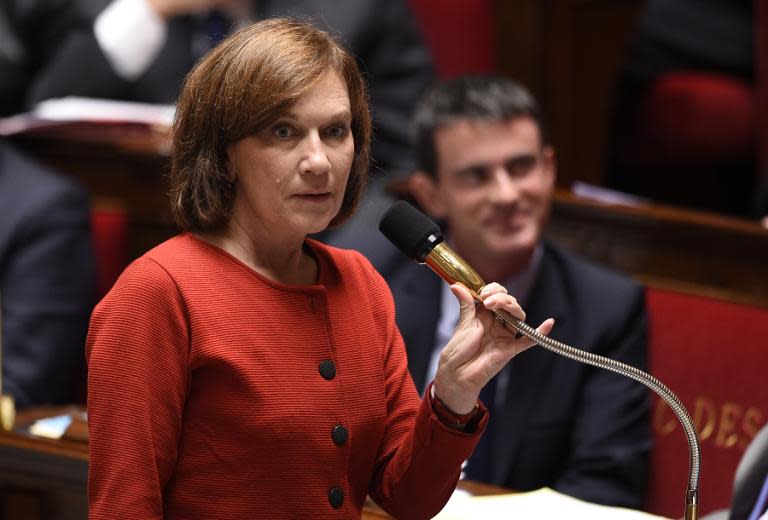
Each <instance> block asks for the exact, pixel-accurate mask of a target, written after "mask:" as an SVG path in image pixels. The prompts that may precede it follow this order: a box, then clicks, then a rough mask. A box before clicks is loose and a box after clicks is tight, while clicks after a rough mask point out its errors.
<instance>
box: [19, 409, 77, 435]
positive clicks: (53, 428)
mask: <svg viewBox="0 0 768 520" xmlns="http://www.w3.org/2000/svg"><path fill="white" fill-rule="evenodd" d="M70 424H72V416H71V415H57V416H55V417H46V418H45V419H38V420H37V421H35V422H34V423H32V426H30V427H29V433H31V434H32V435H36V436H38V437H46V438H48V439H61V436H62V435H64V432H65V431H67V428H69V425H70Z"/></svg>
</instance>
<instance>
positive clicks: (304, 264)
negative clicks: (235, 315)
mask: <svg viewBox="0 0 768 520" xmlns="http://www.w3.org/2000/svg"><path fill="white" fill-rule="evenodd" d="M277 235H279V233H276V232H274V231H273V232H269V231H268V230H266V229H263V228H262V229H260V228H258V227H256V228H245V227H244V226H241V225H240V224H239V223H238V222H237V220H236V219H234V218H232V219H230V221H229V223H228V225H227V226H226V227H225V228H224V230H223V231H221V232H219V233H215V234H212V233H209V234H201V235H200V237H201V238H202V239H203V240H205V241H207V242H210V243H211V244H213V245H215V246H216V247H219V248H221V249H223V250H224V251H226V252H227V253H229V254H230V255H232V256H234V257H235V258H237V259H238V260H240V261H241V262H243V263H244V264H245V265H247V266H248V267H250V268H251V269H253V270H254V271H256V272H257V273H259V274H260V275H262V276H264V277H266V278H268V279H270V280H272V281H275V282H278V283H282V284H285V285H313V284H315V283H317V279H318V273H319V269H318V265H317V261H316V259H315V258H314V256H313V255H312V254H311V252H310V251H308V250H307V248H305V247H304V240H305V238H306V237H304V236H301V237H287V236H282V237H280V236H277Z"/></svg>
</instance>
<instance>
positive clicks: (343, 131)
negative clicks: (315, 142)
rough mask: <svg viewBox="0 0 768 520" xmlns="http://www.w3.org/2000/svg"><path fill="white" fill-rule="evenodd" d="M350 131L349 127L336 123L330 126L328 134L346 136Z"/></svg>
mask: <svg viewBox="0 0 768 520" xmlns="http://www.w3.org/2000/svg"><path fill="white" fill-rule="evenodd" d="M348 131H349V129H348V127H346V126H342V125H336V126H332V127H330V128H328V131H327V132H328V135H329V136H331V137H337V138H338V137H344V136H345V135H347V132H348Z"/></svg>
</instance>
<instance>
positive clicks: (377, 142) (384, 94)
mask: <svg viewBox="0 0 768 520" xmlns="http://www.w3.org/2000/svg"><path fill="white" fill-rule="evenodd" d="M79 1H80V2H81V4H82V5H83V8H82V10H83V11H85V12H87V15H89V16H91V17H95V16H96V15H97V14H98V13H99V12H101V11H102V10H103V9H104V8H105V7H106V6H107V5H109V3H110V0H79ZM255 5H256V13H255V14H256V16H257V17H258V18H259V19H265V18H272V17H276V16H288V17H291V16H293V17H300V18H302V19H310V20H312V21H313V22H315V23H318V24H320V25H321V26H323V27H325V28H327V29H329V30H330V31H331V32H332V33H334V34H336V35H338V36H339V37H340V38H341V40H342V41H343V42H344V43H345V44H346V45H347V47H348V48H349V49H350V51H351V52H352V53H353V54H354V55H355V56H356V57H357V58H358V62H359V63H360V66H361V68H362V69H363V71H364V72H365V74H366V79H367V83H368V86H369V95H370V99H371V105H372V107H373V111H372V115H373V122H374V128H375V135H376V138H375V139H374V142H373V149H372V156H373V157H374V158H375V159H376V161H378V162H379V163H380V166H381V167H382V168H383V169H384V170H386V171H388V172H399V171H403V170H404V169H405V168H406V167H407V165H408V162H409V157H410V155H409V154H408V142H407V132H406V131H405V130H406V129H407V128H408V127H409V124H410V116H411V112H412V111H413V108H414V106H415V103H416V100H417V99H418V97H419V96H420V95H421V94H422V92H423V91H424V90H425V89H426V88H427V87H428V86H429V85H430V84H431V82H432V81H433V79H434V78H433V71H432V65H431V59H430V55H429V52H428V51H427V49H426V47H425V45H424V43H423V41H422V38H421V35H420V32H419V30H418V27H417V25H416V21H415V19H414V17H413V15H412V14H411V12H410V11H409V10H408V6H407V3H406V2H405V0H259V1H258V2H257V3H256V4H255ZM200 31H201V21H200V20H199V19H198V18H194V17H189V16H187V17H177V18H175V19H173V20H171V21H170V23H169V25H168V37H167V40H166V44H165V46H164V47H163V49H162V50H161V52H160V54H159V55H158V57H157V58H156V59H155V61H154V62H153V64H152V65H151V67H150V68H149V70H147V72H146V73H145V74H144V75H143V76H141V77H140V78H139V79H138V80H136V81H134V82H128V81H124V80H123V79H121V78H120V77H118V76H117V75H116V74H115V73H114V71H113V70H112V67H111V66H110V65H109V62H108V61H107V59H106V57H105V56H104V54H103V53H102V52H101V49H100V48H99V46H98V43H97V42H96V39H95V36H94V35H93V31H87V32H79V33H78V34H77V35H76V36H74V37H70V38H69V39H68V40H67V41H66V43H65V48H63V49H62V50H61V52H59V53H58V56H57V61H56V63H55V64H52V65H51V67H49V68H48V69H47V70H46V71H45V73H44V74H41V75H40V76H39V77H38V78H37V81H36V83H35V85H34V86H33V88H32V89H31V91H30V100H29V101H30V102H32V103H34V102H37V101H41V100H43V99H47V98H50V97H61V96H62V95H79V96H89V97H100V98H113V99H126V100H132V101H143V102H150V103H171V102H173V101H175V100H176V98H177V96H178V94H179V91H180V89H181V85H182V82H183V80H184V77H185V76H186V74H187V72H189V70H190V69H191V68H192V66H193V65H194V63H195V61H196V60H197V59H198V58H199V54H198V51H197V50H196V48H197V47H199V45H197V44H199V36H200Z"/></svg>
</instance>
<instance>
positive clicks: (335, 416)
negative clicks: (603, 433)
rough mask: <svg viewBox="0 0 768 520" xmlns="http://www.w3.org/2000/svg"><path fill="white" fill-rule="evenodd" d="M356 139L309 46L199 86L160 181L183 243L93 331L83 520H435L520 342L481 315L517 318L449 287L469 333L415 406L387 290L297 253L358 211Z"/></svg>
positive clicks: (362, 138)
mask: <svg viewBox="0 0 768 520" xmlns="http://www.w3.org/2000/svg"><path fill="white" fill-rule="evenodd" d="M370 132H371V130H370V122H369V113H368V107H367V104H366V95H365V89H364V82H363V79H362V77H361V75H360V72H359V70H358V68H357V66H356V64H355V61H354V59H353V58H352V57H351V56H350V55H349V54H348V53H347V52H346V51H344V50H343V49H342V48H341V47H340V46H339V44H338V43H337V42H336V41H334V40H333V39H332V38H331V37H330V36H329V35H328V34H326V33H324V32H322V31H320V30H318V29H316V28H314V27H312V26H311V25H308V24H305V23H301V22H296V21H289V20H282V19H276V20H268V21H264V22H260V23H258V24H256V25H254V26H252V27H250V28H248V29H246V30H244V31H242V32H239V33H237V34H235V35H233V36H232V37H231V38H229V39H227V40H225V41H224V42H223V43H222V44H221V45H219V46H218V47H217V48H216V49H214V50H213V51H212V52H211V53H210V54H209V55H208V56H206V57H205V58H204V59H203V60H202V61H201V62H200V63H199V64H198V66H197V67H196V68H195V69H194V70H193V71H192V72H191V74H190V76H189V77H188V79H187V82H186V85H185V87H184V90H183V92H182V94H181V97H180V100H179V103H178V108H177V115H176V121H175V124H174V129H173V149H172V166H171V198H172V209H173V213H174V215H175V218H176V220H177V222H178V223H179V225H180V226H181V227H182V229H183V230H184V232H183V233H182V234H180V235H178V236H176V237H174V238H172V239H170V240H168V241H167V242H164V243H163V244H161V245H159V246H157V247H156V248H154V249H153V250H151V251H149V252H148V253H147V254H145V255H144V256H142V257H141V258H139V259H138V260H136V261H135V262H134V263H133V264H131V265H130V266H129V267H128V268H127V269H126V271H125V272H124V273H123V275H122V276H121V278H120V280H119V281H118V282H117V284H116V285H115V287H114V288H113V289H112V291H111V292H110V293H109V294H108V295H107V297H106V298H105V299H104V300H103V301H102V302H101V303H100V304H99V306H98V307H97V309H96V310H95V311H94V314H93V318H92V321H91V327H90V331H89V336H88V344H87V354H88V366H89V380H88V390H89V395H88V416H89V426H90V437H91V444H90V446H91V459H90V475H89V500H90V517H91V519H106V518H110V519H111V518H142V519H145V518H152V519H159V518H168V519H170V518H227V519H237V518H243V519H246V518H247V519H254V518H270V519H275V518H317V517H323V518H324V517H328V518H359V516H360V514H361V510H362V507H363V503H364V501H365V497H366V495H367V494H370V495H371V497H373V499H374V500H375V501H376V502H378V503H379V504H380V505H381V507H382V508H384V509H385V510H386V511H387V512H389V513H390V514H392V515H393V516H395V517H398V518H427V517H430V516H432V515H434V514H436V513H437V512H438V511H439V510H440V509H441V507H442V506H443V505H444V503H445V502H446V500H447V499H448V497H449V496H450V494H451V492H452V490H453V488H454V486H455V484H456V481H457V479H458V477H459V472H460V466H461V463H462V461H463V460H465V459H466V458H467V457H468V456H469V454H470V453H471V451H472V449H473V447H474V445H475V444H476V442H477V440H478V438H479V436H480V435H481V433H482V430H483V427H484V424H485V422H486V420H487V419H486V411H485V409H484V408H483V407H482V405H478V404H477V402H478V401H477V398H478V395H479V392H480V390H481V388H482V387H483V386H484V385H485V383H487V381H488V380H489V379H490V378H491V377H493V375H495V374H496V373H497V372H498V371H499V370H500V369H501V368H502V366H503V365H504V364H505V363H506V362H507V361H508V360H509V359H510V358H511V357H512V356H514V355H515V354H517V353H518V352H520V351H522V350H524V349H525V348H527V347H528V346H530V345H531V342H530V341H529V340H527V339H525V338H522V339H515V338H514V336H513V335H512V334H509V333H507V332H506V331H504V330H503V328H502V327H501V326H500V325H496V324H495V321H494V320H493V319H492V315H491V313H490V312H488V310H486V309H505V310H507V311H508V312H511V313H512V314H514V315H516V316H518V317H520V318H523V317H524V314H523V312H522V310H521V309H520V307H519V306H518V305H517V303H516V302H515V300H514V298H512V297H511V296H509V295H507V294H506V292H505V291H504V289H503V288H501V287H500V286H499V285H497V284H491V285H489V286H488V287H487V288H486V289H485V290H484V292H483V294H482V296H483V297H484V298H485V300H484V305H483V306H484V307H485V309H483V308H482V307H483V306H480V307H478V309H477V310H476V309H475V306H474V304H473V300H472V298H471V296H470V295H469V293H468V291H466V290H465V289H464V288H462V287H460V286H458V285H457V286H454V288H453V290H454V293H455V294H456V296H457V297H458V298H459V300H460V301H461V305H462V311H461V312H462V315H461V319H460V322H459V325H458V327H457V330H456V332H455V333H454V337H453V340H452V341H451V342H450V343H449V344H448V345H447V346H446V349H445V351H444V352H443V356H442V360H441V363H440V366H439V368H438V372H437V375H436V377H435V381H434V384H433V386H432V387H431V389H430V391H429V392H427V394H426V396H425V398H424V399H420V398H419V396H418V394H417V392H416V389H415V387H414V385H413V382H412V381H411V378H410V376H409V374H408V368H407V360H406V356H405V350H404V346H403V342H402V339H401V337H400V334H399V332H398V330H397V327H396V326H395V319H394V315H395V313H394V305H393V302H392V298H391V295H390V293H389V290H388V288H387V286H386V284H385V282H384V281H383V280H382V278H381V277H380V276H379V275H378V274H377V273H376V272H375V271H374V270H373V268H372V267H371V266H370V264H369V263H368V262H367V260H365V259H364V258H363V257H362V256H361V255H360V254H358V253H356V252H353V251H345V250H340V249H335V248H331V247H328V246H325V245H323V244H321V243H319V242H317V241H313V240H311V239H308V238H307V235H309V234H311V233H316V232H319V231H321V230H323V229H325V228H326V226H328V225H329V224H330V225H337V224H339V223H341V222H342V221H343V220H344V219H346V218H347V217H348V216H349V215H350V214H351V213H352V211H353V210H354V207H355V205H356V203H357V201H358V199H359V197H360V194H361V192H362V190H363V187H364V184H365V176H366V175H367V169H368V149H369V143H370ZM551 325H552V324H551V322H549V321H548V322H545V323H544V324H542V326H541V327H540V331H541V332H543V333H547V332H548V331H549V329H550V328H551ZM497 328H498V329H499V331H496V329H497Z"/></svg>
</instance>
